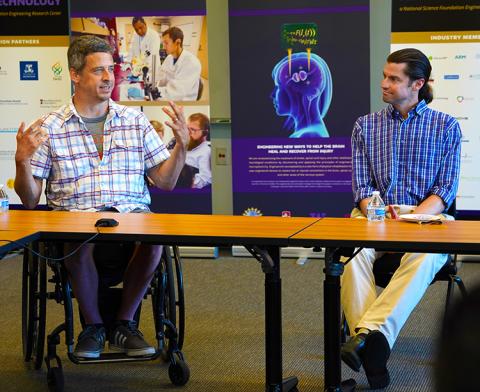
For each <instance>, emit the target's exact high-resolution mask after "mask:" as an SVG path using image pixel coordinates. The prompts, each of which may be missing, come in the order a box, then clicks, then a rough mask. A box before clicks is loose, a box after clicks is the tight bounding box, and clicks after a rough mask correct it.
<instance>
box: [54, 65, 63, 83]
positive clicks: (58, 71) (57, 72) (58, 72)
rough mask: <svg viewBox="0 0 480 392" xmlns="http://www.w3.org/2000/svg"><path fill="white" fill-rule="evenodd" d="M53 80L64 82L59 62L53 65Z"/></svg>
mask: <svg viewBox="0 0 480 392" xmlns="http://www.w3.org/2000/svg"><path fill="white" fill-rule="evenodd" d="M52 72H53V80H62V72H63V68H62V65H61V64H60V62H59V61H57V62H56V63H55V64H53V65H52Z"/></svg>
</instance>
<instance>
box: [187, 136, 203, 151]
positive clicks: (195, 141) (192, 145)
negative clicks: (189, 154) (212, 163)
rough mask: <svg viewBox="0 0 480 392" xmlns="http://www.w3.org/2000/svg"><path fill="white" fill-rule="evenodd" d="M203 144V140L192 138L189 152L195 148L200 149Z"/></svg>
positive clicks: (189, 142)
mask: <svg viewBox="0 0 480 392" xmlns="http://www.w3.org/2000/svg"><path fill="white" fill-rule="evenodd" d="M202 143H203V139H199V140H194V139H192V138H190V140H189V141H188V147H187V149H188V151H192V150H193V149H194V148H196V147H198V146H199V145H200V144H202Z"/></svg>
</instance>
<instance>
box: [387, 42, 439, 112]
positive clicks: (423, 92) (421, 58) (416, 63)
mask: <svg viewBox="0 0 480 392" xmlns="http://www.w3.org/2000/svg"><path fill="white" fill-rule="evenodd" d="M387 62H388V63H396V64H400V63H405V64H407V67H406V68H405V74H406V75H407V76H408V77H409V78H410V80H412V81H413V80H418V79H424V80H425V83H424V84H423V86H422V88H421V89H420V91H419V92H418V100H419V101H421V100H422V99H424V100H425V102H426V103H430V102H432V100H433V92H432V87H431V86H430V84H429V83H428V81H429V79H430V73H431V72H432V66H431V64H430V61H429V60H428V58H427V56H425V55H424V54H423V53H422V52H420V51H419V50H418V49H414V48H407V49H401V50H397V51H396V52H393V53H391V54H390V55H389V56H388V57H387Z"/></svg>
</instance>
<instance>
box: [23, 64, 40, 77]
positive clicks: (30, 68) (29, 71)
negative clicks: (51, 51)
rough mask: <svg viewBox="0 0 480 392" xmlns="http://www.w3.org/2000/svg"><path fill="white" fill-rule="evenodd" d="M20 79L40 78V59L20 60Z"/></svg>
mask: <svg viewBox="0 0 480 392" xmlns="http://www.w3.org/2000/svg"><path fill="white" fill-rule="evenodd" d="M20 80H38V61H20Z"/></svg>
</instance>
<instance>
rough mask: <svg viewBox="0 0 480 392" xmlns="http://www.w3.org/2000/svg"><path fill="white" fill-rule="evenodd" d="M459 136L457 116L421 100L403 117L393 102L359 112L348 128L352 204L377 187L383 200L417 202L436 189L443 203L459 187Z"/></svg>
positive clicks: (389, 201) (388, 202)
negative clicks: (377, 109)
mask: <svg viewBox="0 0 480 392" xmlns="http://www.w3.org/2000/svg"><path fill="white" fill-rule="evenodd" d="M461 138H462V135H461V131H460V126H459V124H458V122H457V121H456V120H455V119H454V118H453V117H451V116H449V115H448V114H445V113H441V112H437V111H435V110H432V109H430V108H429V107H428V106H427V104H426V103H425V101H423V100H422V101H421V102H420V103H419V104H418V105H417V106H416V107H415V108H413V109H412V110H411V111H410V112H409V113H408V117H407V118H406V119H403V118H402V116H401V115H400V113H399V112H397V111H396V110H395V109H394V108H393V106H392V105H389V106H388V107H386V108H385V109H383V110H381V111H379V112H377V113H371V114H368V115H366V116H363V117H360V118H359V119H358V120H357V121H356V123H355V126H354V128H353V134H352V166H353V182H352V186H353V193H354V199H355V204H356V205H357V206H358V203H359V202H360V201H361V200H362V199H365V198H367V197H370V196H371V195H372V192H373V191H374V190H378V191H380V195H381V196H382V199H383V201H384V202H385V204H386V205H389V204H408V205H419V204H420V203H421V202H422V201H423V200H425V199H426V198H427V197H428V196H430V195H437V196H439V197H441V199H442V200H443V202H444V204H445V206H446V208H448V207H449V206H450V204H451V203H452V201H453V200H454V199H455V196H456V193H457V189H458V180H459V171H460V146H461Z"/></svg>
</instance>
